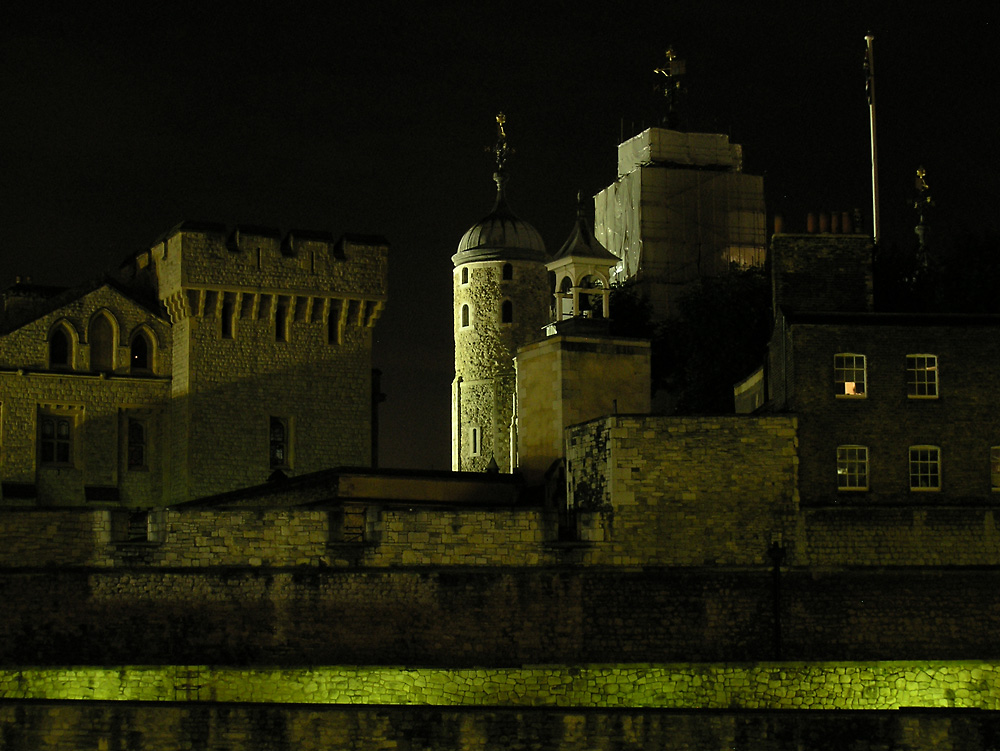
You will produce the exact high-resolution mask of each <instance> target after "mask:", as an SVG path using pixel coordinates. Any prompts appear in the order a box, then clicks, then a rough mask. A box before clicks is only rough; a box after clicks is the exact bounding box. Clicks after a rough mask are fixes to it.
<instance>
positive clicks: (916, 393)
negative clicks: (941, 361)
mask: <svg viewBox="0 0 1000 751" xmlns="http://www.w3.org/2000/svg"><path fill="white" fill-rule="evenodd" d="M906 395H907V396H908V397H909V398H910V399H937V398H938V361H937V355H907V356H906Z"/></svg>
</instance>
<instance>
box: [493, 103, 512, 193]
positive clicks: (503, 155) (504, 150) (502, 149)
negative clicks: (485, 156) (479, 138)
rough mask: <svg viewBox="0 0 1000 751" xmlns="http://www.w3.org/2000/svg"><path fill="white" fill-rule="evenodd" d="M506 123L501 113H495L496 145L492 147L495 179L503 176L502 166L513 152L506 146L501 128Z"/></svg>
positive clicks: (505, 136) (505, 135) (505, 134)
mask: <svg viewBox="0 0 1000 751" xmlns="http://www.w3.org/2000/svg"><path fill="white" fill-rule="evenodd" d="M506 122H507V117H506V115H504V113H503V112H499V113H497V143H496V146H494V147H493V156H494V158H495V159H496V162H497V171H496V175H495V177H497V178H500V177H502V176H503V174H504V165H505V164H506V162H507V159H508V157H510V155H511V154H513V153H514V150H513V149H512V148H510V147H509V146H508V145H507V132H506V131H505V130H504V128H503V126H504V124H505V123H506Z"/></svg>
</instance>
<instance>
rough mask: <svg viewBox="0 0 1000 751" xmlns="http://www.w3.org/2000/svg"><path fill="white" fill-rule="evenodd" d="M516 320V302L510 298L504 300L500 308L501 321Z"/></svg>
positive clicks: (509, 321)
mask: <svg viewBox="0 0 1000 751" xmlns="http://www.w3.org/2000/svg"><path fill="white" fill-rule="evenodd" d="M513 320H514V303H512V302H511V301H510V300H504V301H503V305H502V306H501V308H500V321H501V323H511V322H513Z"/></svg>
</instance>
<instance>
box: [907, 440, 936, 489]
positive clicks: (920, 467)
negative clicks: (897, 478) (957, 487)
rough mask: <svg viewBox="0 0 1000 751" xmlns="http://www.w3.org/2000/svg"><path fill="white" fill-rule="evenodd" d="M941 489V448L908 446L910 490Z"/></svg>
mask: <svg viewBox="0 0 1000 751" xmlns="http://www.w3.org/2000/svg"><path fill="white" fill-rule="evenodd" d="M940 489H941V449H940V448H938V447H937V446H910V490H940Z"/></svg>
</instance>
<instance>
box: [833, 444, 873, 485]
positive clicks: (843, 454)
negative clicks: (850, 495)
mask: <svg viewBox="0 0 1000 751" xmlns="http://www.w3.org/2000/svg"><path fill="white" fill-rule="evenodd" d="M868 473H869V467H868V447H867V446H859V445H855V444H845V445H843V446H837V490H842V491H845V492H857V491H863V490H868Z"/></svg>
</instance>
